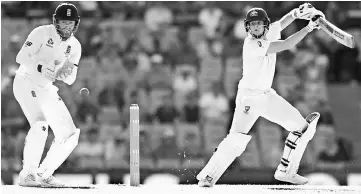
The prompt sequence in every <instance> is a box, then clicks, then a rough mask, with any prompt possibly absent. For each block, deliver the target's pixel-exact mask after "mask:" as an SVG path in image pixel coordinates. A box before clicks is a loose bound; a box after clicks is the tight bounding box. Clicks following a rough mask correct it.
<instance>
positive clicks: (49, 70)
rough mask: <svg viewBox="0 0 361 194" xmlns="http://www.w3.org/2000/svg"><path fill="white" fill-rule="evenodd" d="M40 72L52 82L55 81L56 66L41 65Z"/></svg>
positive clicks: (39, 66)
mask: <svg viewBox="0 0 361 194" xmlns="http://www.w3.org/2000/svg"><path fill="white" fill-rule="evenodd" d="M38 71H39V72H40V73H41V74H42V75H43V76H45V77H47V78H48V79H50V80H51V81H55V64H47V63H40V64H39V65H38Z"/></svg>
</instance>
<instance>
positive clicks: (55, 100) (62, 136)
mask: <svg viewBox="0 0 361 194" xmlns="http://www.w3.org/2000/svg"><path fill="white" fill-rule="evenodd" d="M13 90H14V96H15V98H16V100H17V101H18V103H19V104H20V107H21V109H22V110H23V112H24V114H25V116H26V118H27V120H28V121H29V124H30V126H31V127H32V125H33V124H34V123H36V122H37V121H46V122H47V123H48V125H49V126H50V127H51V129H52V130H53V133H54V136H55V138H56V139H58V140H66V139H68V138H69V136H71V135H72V134H74V133H75V131H76V127H75V124H74V122H73V119H72V117H71V115H70V113H69V110H68V109H67V107H66V106H65V104H64V102H63V100H62V99H61V98H60V96H59V95H58V90H59V89H58V88H57V87H56V86H54V85H49V86H46V87H42V86H39V85H38V84H36V83H33V82H32V81H31V79H30V78H29V77H27V76H26V75H23V74H20V75H19V74H17V75H16V76H15V80H14V85H13Z"/></svg>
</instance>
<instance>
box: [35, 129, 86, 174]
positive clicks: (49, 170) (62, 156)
mask: <svg viewBox="0 0 361 194" xmlns="http://www.w3.org/2000/svg"><path fill="white" fill-rule="evenodd" d="M79 134H80V129H76V131H75V133H74V134H73V135H72V136H70V137H69V138H68V139H67V140H65V141H61V142H57V141H54V143H53V145H52V146H51V147H50V149H49V151H48V153H47V155H46V157H45V159H44V161H43V162H42V164H41V165H40V168H39V173H43V175H42V177H43V178H47V177H49V176H51V175H52V174H53V173H54V171H55V170H56V169H58V168H59V166H60V165H61V164H62V163H63V162H64V161H65V160H66V159H67V158H68V156H69V155H70V153H71V152H72V151H73V150H74V148H75V147H76V146H77V145H78V140H79Z"/></svg>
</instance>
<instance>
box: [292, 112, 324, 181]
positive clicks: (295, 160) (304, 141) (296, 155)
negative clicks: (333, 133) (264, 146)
mask: <svg viewBox="0 0 361 194" xmlns="http://www.w3.org/2000/svg"><path fill="white" fill-rule="evenodd" d="M319 118H320V114H319V113H311V114H310V115H308V116H307V117H306V121H307V122H308V127H307V130H306V131H305V132H304V133H303V134H302V135H301V137H300V138H299V140H298V142H297V144H296V147H295V148H294V150H291V151H290V154H289V162H290V163H289V165H288V168H287V169H286V170H287V171H288V173H289V174H296V173H297V171H298V168H299V165H300V162H301V159H302V156H303V153H304V152H305V150H306V147H307V145H308V142H309V141H310V140H311V139H312V138H313V136H314V135H315V133H316V125H317V122H318V119H319ZM290 136H294V134H292V133H290V135H289V137H287V139H289V138H291V137H290ZM286 144H287V143H286Z"/></svg>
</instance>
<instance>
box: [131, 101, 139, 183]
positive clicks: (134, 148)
mask: <svg viewBox="0 0 361 194" xmlns="http://www.w3.org/2000/svg"><path fill="white" fill-rule="evenodd" d="M129 130H130V138H129V141H130V186H135V187H138V186H139V184H140V177H139V176H140V175H139V106H138V104H131V105H130V128H129Z"/></svg>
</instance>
